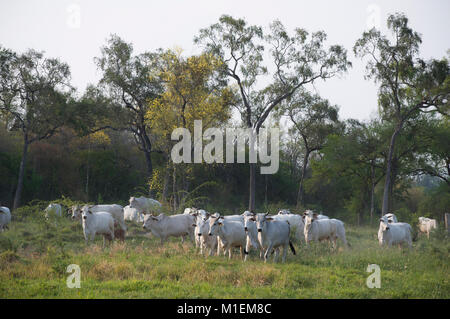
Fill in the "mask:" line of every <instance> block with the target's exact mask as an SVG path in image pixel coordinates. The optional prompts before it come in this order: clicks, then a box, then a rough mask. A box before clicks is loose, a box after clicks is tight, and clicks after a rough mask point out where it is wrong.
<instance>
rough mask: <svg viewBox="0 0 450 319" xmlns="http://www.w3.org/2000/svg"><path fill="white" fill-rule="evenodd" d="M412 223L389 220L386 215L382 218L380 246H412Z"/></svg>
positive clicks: (379, 231) (379, 232)
mask: <svg viewBox="0 0 450 319" xmlns="http://www.w3.org/2000/svg"><path fill="white" fill-rule="evenodd" d="M411 230H412V229H411V225H409V224H408V223H393V222H389V220H388V219H387V218H386V217H382V218H380V228H379V230H378V242H379V244H380V246H388V247H391V246H392V245H403V244H407V245H408V246H409V247H410V248H411V247H412V240H411Z"/></svg>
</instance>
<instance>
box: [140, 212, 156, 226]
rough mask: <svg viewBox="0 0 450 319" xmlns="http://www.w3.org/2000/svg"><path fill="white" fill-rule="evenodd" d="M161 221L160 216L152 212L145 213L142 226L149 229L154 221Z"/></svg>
mask: <svg viewBox="0 0 450 319" xmlns="http://www.w3.org/2000/svg"><path fill="white" fill-rule="evenodd" d="M159 221H160V218H158V217H156V216H153V215H152V214H145V216H144V224H143V225H142V228H144V229H148V228H150V226H151V225H153V224H154V223H157V222H159Z"/></svg>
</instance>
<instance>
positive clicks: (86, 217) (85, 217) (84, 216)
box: [81, 208, 93, 222]
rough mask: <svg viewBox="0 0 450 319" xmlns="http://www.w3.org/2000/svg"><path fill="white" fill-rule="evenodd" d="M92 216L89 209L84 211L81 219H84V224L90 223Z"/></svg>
mask: <svg viewBox="0 0 450 319" xmlns="http://www.w3.org/2000/svg"><path fill="white" fill-rule="evenodd" d="M92 214H93V213H92V212H91V210H90V209H89V208H87V209H83V211H82V212H81V218H82V220H83V222H86V221H88V220H89V219H90V218H91V216H92Z"/></svg>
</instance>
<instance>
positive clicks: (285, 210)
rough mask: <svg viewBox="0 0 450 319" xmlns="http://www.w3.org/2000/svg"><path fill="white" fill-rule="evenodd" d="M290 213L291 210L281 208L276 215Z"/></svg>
mask: <svg viewBox="0 0 450 319" xmlns="http://www.w3.org/2000/svg"><path fill="white" fill-rule="evenodd" d="M290 213H291V211H290V210H289V209H281V210H280V211H279V212H278V215H289V214H290Z"/></svg>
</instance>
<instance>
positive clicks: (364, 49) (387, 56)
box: [353, 13, 450, 214]
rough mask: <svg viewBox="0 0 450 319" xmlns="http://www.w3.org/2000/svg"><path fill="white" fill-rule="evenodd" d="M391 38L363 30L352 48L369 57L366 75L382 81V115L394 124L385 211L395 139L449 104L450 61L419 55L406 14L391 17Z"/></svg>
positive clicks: (418, 39)
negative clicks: (411, 124)
mask: <svg viewBox="0 0 450 319" xmlns="http://www.w3.org/2000/svg"><path fill="white" fill-rule="evenodd" d="M387 27H388V29H389V30H390V32H391V35H392V40H390V39H388V37H387V36H385V35H382V34H381V33H380V32H379V31H378V30H376V29H372V30H370V31H368V32H364V33H363V35H362V37H361V38H360V39H359V40H357V41H356V43H355V46H354V48H353V50H354V52H355V55H356V56H358V57H362V58H364V57H368V58H369V60H368V62H367V65H366V78H368V79H373V80H374V81H375V82H376V83H379V84H380V87H379V92H378V103H379V106H380V111H381V113H382V117H383V119H384V120H386V121H391V122H392V123H393V124H394V130H393V133H392V135H391V139H390V143H389V151H388V156H387V164H386V177H385V184H384V194H383V206H382V213H383V214H385V213H387V212H388V211H389V208H390V207H389V195H390V191H391V189H392V180H391V178H392V176H391V175H392V164H393V161H392V159H393V155H394V151H395V145H396V139H397V137H398V136H399V134H400V132H401V131H402V129H403V126H404V125H405V123H406V122H407V121H409V120H413V119H414V118H416V117H417V116H418V115H419V114H420V113H421V112H423V111H428V112H429V111H436V112H444V108H445V107H448V95H449V92H450V89H449V84H450V79H449V65H448V61H447V60H445V59H443V60H440V61H437V60H431V61H428V62H426V61H423V60H421V59H420V58H419V57H418V52H419V45H420V43H421V37H420V35H419V34H418V33H417V32H415V31H413V30H412V29H411V28H410V27H409V26H408V19H407V17H406V16H405V15H403V14H398V13H397V14H393V15H390V16H389V17H388V20H387Z"/></svg>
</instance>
